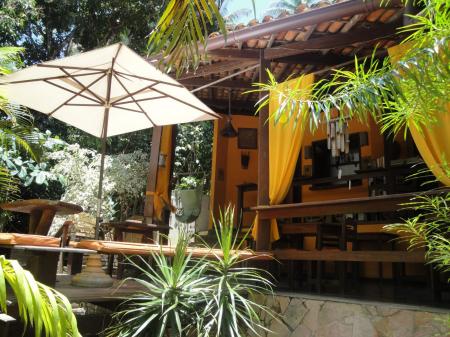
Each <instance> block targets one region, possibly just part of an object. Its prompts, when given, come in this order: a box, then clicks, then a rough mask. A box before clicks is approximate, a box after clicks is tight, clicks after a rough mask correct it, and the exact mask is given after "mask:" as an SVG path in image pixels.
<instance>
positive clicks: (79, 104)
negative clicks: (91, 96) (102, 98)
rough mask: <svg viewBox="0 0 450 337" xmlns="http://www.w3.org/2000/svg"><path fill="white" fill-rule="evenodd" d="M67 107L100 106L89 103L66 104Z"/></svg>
mask: <svg viewBox="0 0 450 337" xmlns="http://www.w3.org/2000/svg"><path fill="white" fill-rule="evenodd" d="M65 105H67V106H101V105H98V104H89V103H66V104H65Z"/></svg>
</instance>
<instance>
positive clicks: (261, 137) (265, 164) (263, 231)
mask: <svg viewBox="0 0 450 337" xmlns="http://www.w3.org/2000/svg"><path fill="white" fill-rule="evenodd" d="M263 51H264V50H261V51H260V56H259V82H260V83H266V82H267V80H268V78H267V72H266V69H267V68H270V61H268V60H265V59H264V54H263ZM259 95H260V98H262V96H263V95H264V93H260V94H259ZM268 119H269V106H265V107H264V108H262V109H261V110H260V111H259V121H258V205H259V206H263V205H269V124H268ZM269 248H270V220H268V219H265V220H259V230H258V235H257V238H256V250H267V249H269Z"/></svg>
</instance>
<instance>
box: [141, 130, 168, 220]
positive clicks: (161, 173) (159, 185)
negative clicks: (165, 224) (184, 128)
mask: <svg viewBox="0 0 450 337" xmlns="http://www.w3.org/2000/svg"><path fill="white" fill-rule="evenodd" d="M159 153H160V154H161V155H163V156H166V163H165V165H164V166H158V173H157V177H156V188H155V192H147V193H146V194H147V195H151V196H153V211H154V213H153V214H154V216H155V217H156V218H157V219H159V220H161V219H162V214H163V210H164V208H165V207H168V208H170V210H171V211H173V210H174V208H173V206H172V204H171V203H170V199H169V184H170V173H171V167H172V126H171V125H168V126H164V127H163V130H162V135H161V145H160V148H159Z"/></svg>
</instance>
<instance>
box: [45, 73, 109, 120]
mask: <svg viewBox="0 0 450 337" xmlns="http://www.w3.org/2000/svg"><path fill="white" fill-rule="evenodd" d="M105 76H106V73H104V74H103V75H102V76H100V77H99V78H97V79H96V80H95V81H93V82H91V83H89V85H88V86H87V87H85V88H83V90H81V91H80V92H79V93H77V94H75V95H73V96H72V97H70V98H69V99H68V100H67V101H65V102H64V103H62V104H60V105H59V106H58V107H57V108H56V109H54V110H53V111H52V112H50V113H49V114H48V115H49V116H51V115H53V114H54V113H55V112H56V111H58V110H59V109H61V107H63V106H64V105H66V104H67V103H69V102H70V101H71V100H73V99H74V98H75V97H77V96H79V94H81V93H82V92H83V91H85V90H89V89H88V88H89V87H90V86H92V85H94V84H95V83H97V82H98V81H100V80H101V79H102V78H103V77H105Z"/></svg>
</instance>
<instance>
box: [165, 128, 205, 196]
mask: <svg viewBox="0 0 450 337" xmlns="http://www.w3.org/2000/svg"><path fill="white" fill-rule="evenodd" d="M213 134H214V124H213V123H212V122H209V121H208V122H199V123H188V124H180V125H178V133H177V138H176V146H175V160H174V169H173V173H174V176H175V178H176V179H177V180H180V179H181V178H182V177H184V176H188V177H193V178H196V179H197V180H202V181H205V182H206V183H209V177H210V174H211V156H212V143H213ZM208 187H209V186H205V189H206V190H207V189H208Z"/></svg>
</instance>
